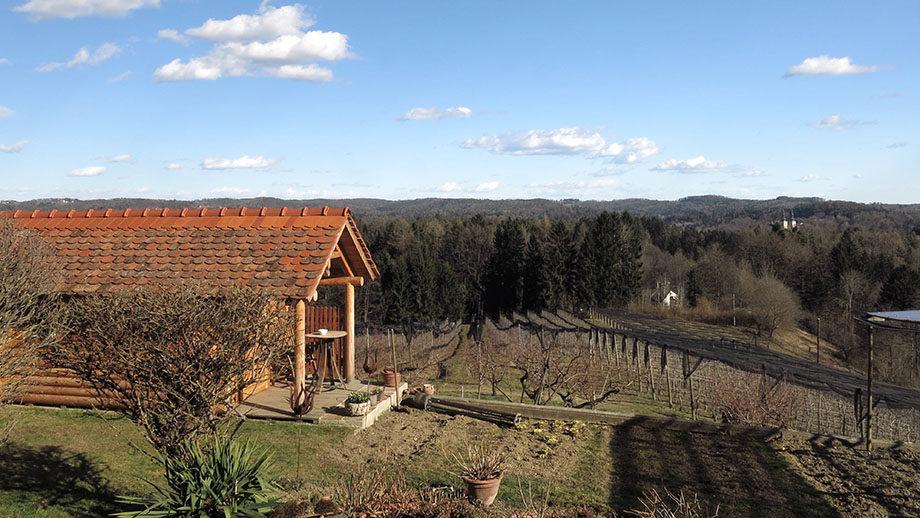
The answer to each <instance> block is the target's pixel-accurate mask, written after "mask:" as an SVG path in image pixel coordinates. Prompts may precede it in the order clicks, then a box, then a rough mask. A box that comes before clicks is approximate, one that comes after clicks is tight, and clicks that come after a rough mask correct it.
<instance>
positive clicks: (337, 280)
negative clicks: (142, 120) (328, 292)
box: [319, 277, 364, 286]
mask: <svg viewBox="0 0 920 518" xmlns="http://www.w3.org/2000/svg"><path fill="white" fill-rule="evenodd" d="M319 285H320V286H364V277H326V278H324V279H320V281H319Z"/></svg>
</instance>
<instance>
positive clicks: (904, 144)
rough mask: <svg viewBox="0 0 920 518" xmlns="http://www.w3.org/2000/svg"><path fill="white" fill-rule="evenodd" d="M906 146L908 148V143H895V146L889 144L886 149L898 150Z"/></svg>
mask: <svg viewBox="0 0 920 518" xmlns="http://www.w3.org/2000/svg"><path fill="white" fill-rule="evenodd" d="M906 146H907V142H895V143H893V144H888V145H887V146H885V147H887V148H888V149H898V148H902V147H906Z"/></svg>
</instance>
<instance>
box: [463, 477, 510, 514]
mask: <svg viewBox="0 0 920 518" xmlns="http://www.w3.org/2000/svg"><path fill="white" fill-rule="evenodd" d="M503 476H504V473H502V474H501V475H499V476H497V477H495V478H490V479H488V480H476V479H472V478H467V477H463V481H464V482H466V494H467V495H468V496H469V497H470V499H471V500H473V501H475V502H478V503H479V504H480V505H483V506H490V505H492V502H494V501H495V497H496V495H498V487H499V486H500V485H501V483H502V477H503Z"/></svg>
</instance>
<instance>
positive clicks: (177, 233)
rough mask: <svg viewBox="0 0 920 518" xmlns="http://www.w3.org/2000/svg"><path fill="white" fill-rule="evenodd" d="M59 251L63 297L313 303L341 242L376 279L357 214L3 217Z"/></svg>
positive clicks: (352, 262)
mask: <svg viewBox="0 0 920 518" xmlns="http://www.w3.org/2000/svg"><path fill="white" fill-rule="evenodd" d="M0 217H8V218H13V219H14V220H15V221H16V223H17V224H18V225H20V226H21V227H23V228H27V229H32V230H35V231H37V232H39V233H40V234H41V235H42V236H44V237H45V238H46V239H47V240H48V241H49V243H50V244H51V245H53V246H54V247H55V248H56V249H57V257H58V258H59V260H60V268H61V269H62V270H63V272H64V274H65V275H64V280H63V281H62V282H63V284H62V286H61V287H60V289H61V291H64V292H67V293H77V294H80V293H93V292H106V291H114V290H118V289H121V288H126V287H133V286H141V285H146V284H159V285H163V284H166V285H168V284H170V283H175V282H179V281H183V280H193V279H197V280H202V281H207V282H209V283H214V284H216V285H219V286H224V287H229V286H233V285H237V284H239V285H247V286H250V287H262V288H270V289H272V290H274V291H276V292H277V293H278V294H279V296H283V297H291V298H310V297H312V296H313V294H314V293H315V291H316V288H317V286H318V285H319V281H320V280H321V279H322V277H323V274H324V272H325V271H326V269H327V268H328V267H329V266H330V264H331V261H332V259H333V257H334V256H335V255H337V254H334V252H335V251H336V248H337V245H338V250H339V252H340V253H341V256H342V258H343V260H344V261H347V262H348V264H349V266H350V267H351V269H352V271H353V272H354V275H356V276H361V277H365V278H369V279H374V278H376V277H377V275H378V272H377V267H376V265H375V264H374V261H373V259H372V258H371V255H370V252H369V251H368V249H367V246H366V245H365V244H364V240H363V239H361V234H360V233H359V232H358V229H357V226H356V225H355V222H354V219H352V217H351V214H350V211H349V210H348V208H347V207H346V208H342V209H331V208H328V207H322V208H303V209H296V210H291V209H286V208H282V209H268V208H264V207H263V208H261V209H247V208H245V207H244V208H241V209H227V208H222V209H181V210H178V209H157V210H152V209H144V210H131V209H128V210H114V209H108V210H105V211H99V210H97V211H94V210H88V211H73V210H71V211H69V212H67V211H57V210H52V211H33V212H26V211H16V212H0Z"/></svg>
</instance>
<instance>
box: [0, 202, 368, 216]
mask: <svg viewBox="0 0 920 518" xmlns="http://www.w3.org/2000/svg"><path fill="white" fill-rule="evenodd" d="M350 215H351V210H350V208H349V207H347V206H346V207H342V208H330V207H329V206H328V205H324V206H322V207H312V208H311V207H303V208H301V209H294V210H291V209H288V208H287V207H281V208H279V209H272V208H268V207H265V206H263V207H261V208H259V209H249V208H247V207H240V208H238V209H229V208H227V207H220V208H216V209H211V208H207V207H199V208H197V209H190V208H188V207H185V208H182V209H169V208H163V209H152V208H150V207H147V208H144V209H114V208H108V209H105V210H95V209H87V210H81V211H78V210H75V209H70V210H69V211H66V212H65V211H60V210H57V209H51V210H47V211H42V210H38V209H35V210H33V211H31V212H30V211H24V210H22V209H20V210H17V211H15V212H13V211H0V217H8V218H12V219H34V218H166V217H171V218H196V217H200V218H204V217H207V218H214V217H240V216H248V217H270V216H291V217H297V216H348V217H350Z"/></svg>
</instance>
